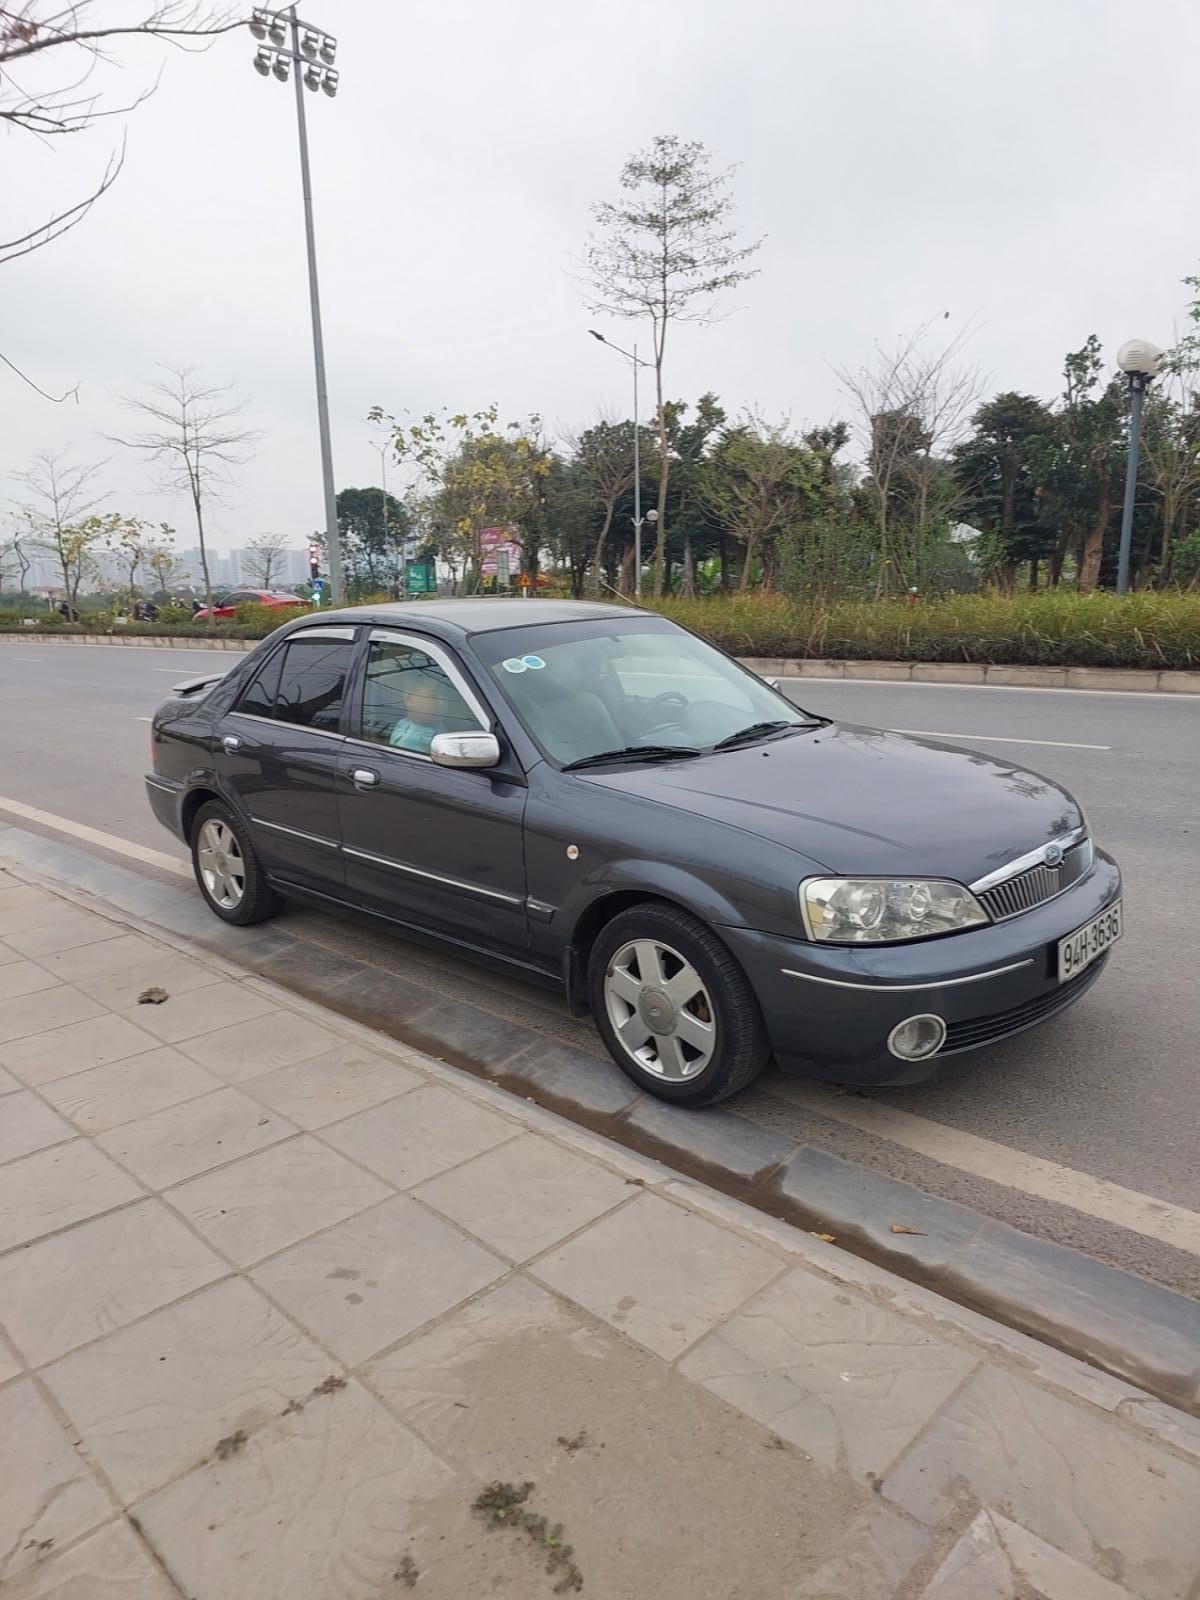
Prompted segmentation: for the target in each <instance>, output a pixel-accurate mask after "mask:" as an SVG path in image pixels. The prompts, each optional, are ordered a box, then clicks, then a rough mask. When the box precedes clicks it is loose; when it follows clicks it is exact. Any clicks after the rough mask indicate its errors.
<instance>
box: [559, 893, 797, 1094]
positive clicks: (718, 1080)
mask: <svg viewBox="0 0 1200 1600" xmlns="http://www.w3.org/2000/svg"><path fill="white" fill-rule="evenodd" d="M588 992H589V997H590V1000H591V1007H592V1015H593V1016H594V1017H595V1019H596V1026H597V1028H598V1029H599V1032H600V1037H601V1038H602V1039H603V1040H604V1043H605V1044H606V1045H607V1046H608V1049H609V1052H610V1054H611V1055H612V1058H613V1060H614V1061H615V1062H616V1063H617V1065H618V1066H619V1067H620V1069H621V1071H622V1072H624V1073H625V1074H626V1076H627V1077H629V1078H631V1079H632V1080H633V1082H634V1083H636V1084H637V1085H638V1087H639V1088H640V1089H645V1090H646V1091H647V1093H649V1094H652V1095H656V1096H657V1097H658V1098H659V1099H660V1100H668V1101H670V1102H672V1103H673V1104H675V1105H685V1106H712V1105H717V1104H719V1102H720V1101H722V1100H728V1099H729V1097H730V1096H731V1095H734V1094H737V1093H738V1091H739V1090H740V1089H744V1088H746V1086H747V1085H748V1084H750V1083H752V1082H753V1081H754V1079H755V1078H757V1077H758V1075H759V1073H760V1072H761V1071H762V1070H763V1068H764V1067H765V1066H766V1064H767V1059H768V1056H769V1054H770V1050H769V1045H768V1042H767V1033H766V1029H765V1027H764V1026H763V1020H762V1015H761V1013H760V1011H759V1008H758V1001H757V1000H756V999H755V996H754V991H753V989H751V987H750V984H749V982H748V981H747V979H746V976H745V974H744V973H743V972H742V970H741V968H740V967H739V966H738V964H737V962H736V961H735V960H734V959H733V957H732V956H731V955H730V953H729V951H728V950H727V949H726V948H725V946H724V945H723V944H722V943H721V941H720V939H718V938H717V936H716V934H715V933H713V931H712V929H711V928H707V927H706V926H705V925H704V923H702V922H699V921H697V919H696V918H695V917H692V916H689V915H688V914H687V913H686V912H684V911H680V910H678V909H677V908H676V907H674V906H665V905H659V904H657V903H655V902H653V901H647V902H646V903H645V904H644V905H640V906H632V907H631V908H630V909H629V910H628V911H623V912H621V914H620V915H619V916H616V917H614V918H613V920H612V921H611V922H610V923H608V925H607V926H606V927H604V928H603V929H601V931H600V934H599V936H598V938H597V939H596V942H595V944H594V946H593V947H592V953H591V958H590V960H589V963H588Z"/></svg>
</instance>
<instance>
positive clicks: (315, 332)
mask: <svg viewBox="0 0 1200 1600" xmlns="http://www.w3.org/2000/svg"><path fill="white" fill-rule="evenodd" d="M285 21H286V24H287V26H288V28H289V29H290V31H291V43H292V47H291V49H290V50H286V49H283V48H281V47H282V46H283V44H284V41H285V39H286V34H285V33H284V27H283V24H284V23H285ZM301 30H303V33H304V41H303V43H304V48H303V50H302V49H301V39H300V34H301ZM250 31H251V33H252V34H253V35H254V36H255V38H256V39H269V40H270V43H269V44H266V45H263V46H262V47H261V48H260V49H259V51H258V54H257V56H256V57H255V61H254V65H255V68H256V70H257V71H258V72H259V73H261V75H262V76H263V77H264V78H265V77H266V76H267V75H268V74H269V73H273V74H274V76H275V77H276V78H278V79H279V80H280V82H281V83H286V82H287V79H288V77H289V76H291V77H292V78H293V79H294V81H295V85H296V128H297V132H298V134H299V138H300V186H301V189H302V190H303V194H304V240H305V244H306V246H307V250H308V298H309V306H310V309H311V313H312V340H313V364H314V366H315V368H316V378H317V430H318V433H319V435H320V441H321V482H322V488H323V491H324V500H325V548H326V551H327V552H328V556H329V594H330V599H331V600H332V602H333V604H334V605H341V604H342V603H343V602H344V601H345V598H346V584H345V575H344V573H343V570H342V545H341V538H340V536H339V533H338V522H337V493H336V491H335V489H334V480H333V446H332V443H331V441H330V434H329V395H328V389H327V385H326V381H325V341H324V338H323V336H322V333H321V294H320V289H319V287H318V283H317V244H316V236H315V233H314V230H313V205H312V182H311V178H310V174H309V166H308V126H307V123H306V121H305V113H304V91H305V89H306V88H307V89H312V90H315V89H318V88H320V89H323V90H324V92H325V93H326V94H327V95H329V97H330V98H331V99H332V97H333V96H334V95H335V94H336V93H337V88H338V74H337V73H336V72H335V71H333V70H332V68H333V61H334V59H335V56H336V53H337V40H336V39H335V38H334V37H333V35H332V34H329V33H326V32H325V30H324V29H323V28H314V27H312V26H310V25H309V24H308V23H305V22H301V21H300V19H299V18H298V17H297V15H296V8H295V6H291V7H290V8H289V9H288V10H287V11H286V12H285V11H268V10H266V9H264V8H263V7H261V6H256V7H255V8H254V10H253V11H252V13H251V17H250ZM293 65H294V66H295V69H296V70H295V71H294V72H293V71H292V67H293Z"/></svg>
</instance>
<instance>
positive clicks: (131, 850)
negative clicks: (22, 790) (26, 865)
mask: <svg viewBox="0 0 1200 1600" xmlns="http://www.w3.org/2000/svg"><path fill="white" fill-rule="evenodd" d="M0 811H7V812H9V813H10V814H11V815H12V816H14V817H22V818H24V820H25V821H26V822H36V823H39V824H40V825H41V826H42V827H43V828H53V829H54V831H55V832H56V833H65V834H66V835H67V836H68V837H69V838H72V839H82V840H83V841H84V843H85V844H95V845H99V846H100V848H101V849H102V850H111V851H112V852H113V854H114V855H118V856H128V857H129V858H130V860H131V861H143V862H145V864H146V865H147V866H149V867H157V868H158V870H159V871H160V872H173V873H175V875H176V876H177V877H180V878H190V877H191V876H192V869H191V867H190V866H188V864H187V863H186V862H184V861H180V860H179V858H178V857H177V856H168V855H164V854H163V852H162V851H161V850H151V849H150V848H149V847H148V846H146V845H144V844H134V843H133V842H132V841H131V840H129V839H119V838H118V837H117V835H116V834H115V833H101V831H100V829H99V828H89V827H88V826H87V825H86V823H83V822H72V821H71V819H70V817H56V816H55V815H54V814H53V812H50V811H40V810H39V809H38V807H37V806H27V805H25V803H24V802H23V801H21V800H9V799H7V798H6V797H5V796H4V795H0Z"/></svg>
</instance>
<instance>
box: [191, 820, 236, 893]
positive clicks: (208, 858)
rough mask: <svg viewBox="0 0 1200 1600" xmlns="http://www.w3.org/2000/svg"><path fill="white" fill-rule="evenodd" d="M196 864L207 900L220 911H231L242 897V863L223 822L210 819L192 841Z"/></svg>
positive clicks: (232, 834)
mask: <svg viewBox="0 0 1200 1600" xmlns="http://www.w3.org/2000/svg"><path fill="white" fill-rule="evenodd" d="M196 860H197V862H198V864H199V867H200V876H201V878H202V879H203V880H204V887H205V888H206V889H207V890H208V895H209V899H210V900H212V902H213V904H214V905H217V906H220V908H221V910H222V911H233V910H235V909H236V908H237V907H238V906H239V905H241V903H242V897H243V896H244V895H245V893H246V862H245V859H244V857H243V856H242V847H241V845H240V844H239V843H238V841H237V835H236V834H235V833H234V831H233V829H232V828H231V827H230V826H229V824H228V823H227V822H222V821H220V819H219V818H217V817H210V818H209V819H208V821H207V822H206V823H204V825H203V827H202V828H201V829H200V837H199V838H198V839H197V841H196Z"/></svg>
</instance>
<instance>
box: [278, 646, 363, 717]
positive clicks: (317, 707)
mask: <svg viewBox="0 0 1200 1600" xmlns="http://www.w3.org/2000/svg"><path fill="white" fill-rule="evenodd" d="M353 649H354V646H353V643H352V642H351V641H350V640H349V639H330V638H329V637H325V638H320V637H317V638H312V639H306V638H304V636H303V635H301V636H300V637H299V638H295V639H292V640H291V642H290V643H289V644H287V645H285V646H284V648H283V651H282V655H283V664H282V666H281V668H280V673H279V685H278V688H277V690H276V694H275V713H274V715H275V721H276V722H291V723H295V724H296V725H297V726H298V727H301V728H316V729H319V730H321V731H322V732H325V733H336V732H337V731H338V722H339V721H340V720H341V714H342V693H343V691H344V689H345V686H346V674H347V673H348V672H349V670H350V656H351V653H352V651H353Z"/></svg>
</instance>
